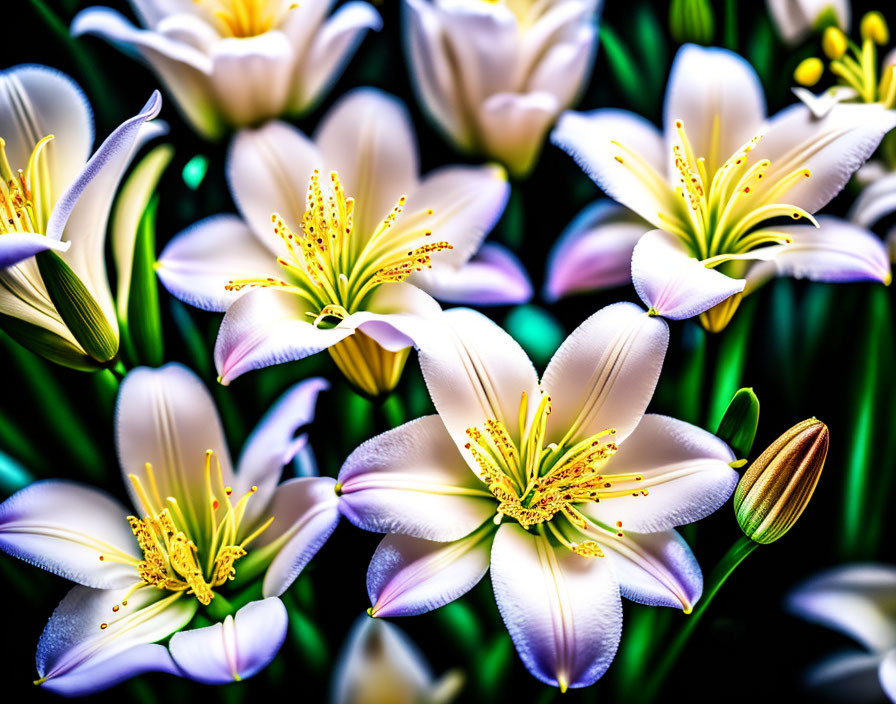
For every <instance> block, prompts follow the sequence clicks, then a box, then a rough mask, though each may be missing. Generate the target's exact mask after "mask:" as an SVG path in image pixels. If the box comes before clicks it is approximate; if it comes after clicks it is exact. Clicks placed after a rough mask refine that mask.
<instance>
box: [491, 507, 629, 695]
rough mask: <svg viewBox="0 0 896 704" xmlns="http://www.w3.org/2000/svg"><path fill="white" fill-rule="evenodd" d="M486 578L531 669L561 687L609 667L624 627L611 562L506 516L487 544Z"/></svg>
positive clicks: (581, 683)
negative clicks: (488, 567)
mask: <svg viewBox="0 0 896 704" xmlns="http://www.w3.org/2000/svg"><path fill="white" fill-rule="evenodd" d="M491 578H492V585H493V587H494V590H495V599H496V600H497V602H498V609H499V610H500V612H501V617H502V618H503V619H504V624H505V625H506V626H507V630H508V631H510V637H511V638H512V639H513V643H514V645H515V646H516V649H517V652H518V653H519V655H520V657H521V658H522V660H523V663H524V664H525V665H526V668H527V669H528V670H529V672H531V673H532V674H533V675H534V676H535V677H537V678H538V679H539V680H541V681H542V682H544V683H546V684H549V685H553V686H555V687H560V689H561V690H564V691H565V690H566V689H567V687H587V686H588V685H590V684H593V683H594V682H596V681H597V680H598V679H599V678H600V677H601V676H602V675H603V674H604V672H606V670H607V668H608V667H609V666H610V663H611V662H612V661H613V657H614V656H615V654H616V648H617V647H618V646H619V638H620V636H621V634H622V602H621V600H620V598H619V587H618V586H617V584H616V580H615V579H614V577H613V570H612V568H611V566H610V564H609V562H607V561H606V560H604V559H601V558H596V557H582V556H581V555H576V554H575V553H574V552H572V551H571V550H567V549H566V548H558V547H554V546H553V545H551V544H550V542H549V541H548V540H547V538H545V537H543V536H540V535H533V534H532V533H528V532H526V531H525V530H523V529H522V528H521V527H520V526H518V525H513V524H504V525H502V526H501V527H500V528H499V529H498V533H497V535H496V536H495V541H494V544H493V546H492V564H491Z"/></svg>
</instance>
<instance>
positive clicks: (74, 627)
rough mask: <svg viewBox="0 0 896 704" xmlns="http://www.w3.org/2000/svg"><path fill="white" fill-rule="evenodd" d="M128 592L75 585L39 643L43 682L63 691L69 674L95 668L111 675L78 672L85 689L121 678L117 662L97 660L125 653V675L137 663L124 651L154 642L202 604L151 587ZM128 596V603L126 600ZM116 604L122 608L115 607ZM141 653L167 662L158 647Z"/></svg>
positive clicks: (155, 661) (151, 661)
mask: <svg viewBox="0 0 896 704" xmlns="http://www.w3.org/2000/svg"><path fill="white" fill-rule="evenodd" d="M130 592H131V589H130V588H126V589H91V588H90V587H75V588H74V589H72V590H71V591H70V592H69V593H68V594H67V595H66V596H65V598H64V599H63V600H62V601H61V602H60V603H59V606H57V607H56V610H55V611H54V612H53V615H52V616H51V617H50V622H49V623H48V624H47V627H46V628H45V629H44V632H43V633H42V634H41V637H40V641H39V642H38V644H37V672H38V674H39V675H40V677H41V678H46V679H47V680H48V682H47V683H46V684H45V686H47V687H49V688H51V689H52V688H54V686H58V687H59V688H60V690H61V691H65V690H66V689H67V686H66V685H67V684H68V683H67V679H68V677H71V676H75V677H77V676H78V675H79V674H80V673H81V672H83V673H84V674H85V675H86V673H87V672H91V670H92V672H93V673H94V674H100V673H101V674H102V675H103V676H104V677H106V678H107V679H106V681H105V682H95V683H94V684H93V685H92V684H91V682H90V681H89V679H88V678H87V677H86V676H83V677H79V678H78V680H80V682H79V681H78V680H76V681H75V683H74V684H75V685H77V684H79V683H80V684H81V686H83V687H84V689H85V690H86V691H85V692H84V693H88V692H89V691H90V690H91V689H95V688H97V686H99V687H100V688H101V687H104V686H111V685H112V684H114V683H115V681H116V680H119V679H121V675H119V676H117V677H116V672H115V669H116V668H115V667H114V666H111V667H104V668H98V669H94V668H95V667H96V666H98V665H99V664H100V663H108V662H109V661H110V660H112V659H113V658H117V657H119V656H122V657H123V658H124V661H123V662H122V663H121V667H122V669H123V670H125V676H127V671H128V670H130V669H131V668H134V665H135V663H134V662H133V660H132V659H131V658H130V657H127V656H126V655H125V654H126V653H127V652H128V651H129V650H130V649H131V648H133V647H135V646H139V645H143V644H145V643H154V642H155V641H158V640H161V639H162V638H165V637H166V636H167V635H169V634H170V633H173V632H174V631H176V630H178V629H180V628H183V627H184V626H185V625H186V624H187V623H188V622H189V621H190V619H191V618H193V614H195V613H196V608H197V607H198V605H199V602H198V601H196V599H193V598H191V597H186V596H184V595H183V594H174V593H172V592H166V591H160V590H158V589H155V588H152V587H144V588H142V589H138V590H137V591H136V592H133V593H130ZM125 599H126V600H127V604H124V603H123V600H125ZM116 606H117V607H118V610H117V611H113V608H114V607H116ZM103 623H105V624H107V626H106V627H105V628H102V627H101V624H103ZM142 655H143V656H144V657H146V656H147V655H148V660H149V663H147V664H149V665H152V664H158V665H160V666H162V667H165V665H166V664H165V662H164V658H160V657H159V654H158V653H157V652H155V653H146V652H145V651H143V653H142ZM109 664H110V665H111V663H109ZM136 671H137V672H139V668H136ZM85 680H86V681H85Z"/></svg>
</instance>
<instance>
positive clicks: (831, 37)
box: [821, 27, 849, 61]
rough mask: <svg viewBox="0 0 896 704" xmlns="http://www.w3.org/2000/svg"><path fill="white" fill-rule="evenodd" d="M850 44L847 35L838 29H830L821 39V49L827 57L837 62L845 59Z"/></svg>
mask: <svg viewBox="0 0 896 704" xmlns="http://www.w3.org/2000/svg"><path fill="white" fill-rule="evenodd" d="M848 48H849V44H848V42H847V40H846V35H845V34H844V33H843V32H842V31H841V30H840V29H839V28H838V27H828V28H827V29H825V30H824V34H823V35H822V37H821V49H822V51H824V53H825V56H827V57H828V58H829V59H833V60H834V61H836V60H837V59H841V58H843V55H844V54H845V53H846V50H847V49H848Z"/></svg>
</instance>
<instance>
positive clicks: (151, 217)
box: [127, 196, 165, 367]
mask: <svg viewBox="0 0 896 704" xmlns="http://www.w3.org/2000/svg"><path fill="white" fill-rule="evenodd" d="M158 207H159V197H158V196H153V197H152V199H151V200H150V201H149V205H148V206H147V208H146V211H145V212H144V213H143V217H142V218H141V219H140V226H139V227H138V228H137V242H136V247H135V248H134V267H133V274H132V280H131V295H130V298H129V301H128V313H127V320H128V339H129V341H130V344H131V345H132V346H133V354H134V359H135V360H137V361H139V362H141V363H143V364H148V365H150V366H154V367H156V366H159V365H160V364H162V362H163V361H164V354H165V353H164V343H163V337H162V318H161V315H160V314H159V288H158V286H159V285H158V282H157V281H156V274H155V268H154V267H155V262H156V211H157V210H158Z"/></svg>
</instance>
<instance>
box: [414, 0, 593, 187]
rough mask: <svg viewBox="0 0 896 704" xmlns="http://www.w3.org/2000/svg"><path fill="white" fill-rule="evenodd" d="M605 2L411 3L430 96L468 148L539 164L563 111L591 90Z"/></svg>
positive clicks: (420, 86)
mask: <svg viewBox="0 0 896 704" xmlns="http://www.w3.org/2000/svg"><path fill="white" fill-rule="evenodd" d="M599 4H600V3H599V0H538V1H536V0H404V9H405V12H406V16H405V26H404V32H405V36H406V38H407V48H408V64H409V68H410V71H411V76H412V78H413V81H414V86H415V88H416V91H417V94H418V96H419V100H420V102H421V103H422V104H423V106H424V108H425V109H426V111H427V112H428V113H429V115H430V117H431V118H432V119H433V120H434V121H435V123H436V124H437V125H438V126H439V128H440V129H441V130H442V131H443V132H444V133H445V134H446V135H447V136H448V137H449V138H450V139H451V140H452V141H453V142H454V143H455V145H457V147H458V148H460V149H463V150H464V151H469V152H473V153H476V154H485V155H486V156H489V157H491V158H493V159H497V160H498V161H500V162H502V163H504V164H505V165H506V166H507V168H508V169H509V170H510V172H511V173H512V174H514V175H515V176H524V175H525V174H527V173H528V172H529V171H530V170H531V169H532V167H533V166H534V165H535V161H536V159H537V157H538V153H539V152H540V151H541V145H542V142H543V141H544V137H545V135H546V134H547V131H548V130H549V129H550V127H551V125H553V124H554V121H555V120H556V119H557V116H558V115H559V114H560V113H561V112H562V111H563V110H565V109H566V108H568V107H570V106H571V105H572V104H573V103H574V102H575V100H576V98H577V97H578V95H579V93H580V92H581V91H582V90H583V88H584V86H585V84H586V82H587V80H588V76H589V74H590V72H591V65H592V63H593V59H594V54H595V51H596V40H597V27H596V21H597V20H596V14H597V8H598V6H599Z"/></svg>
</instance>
